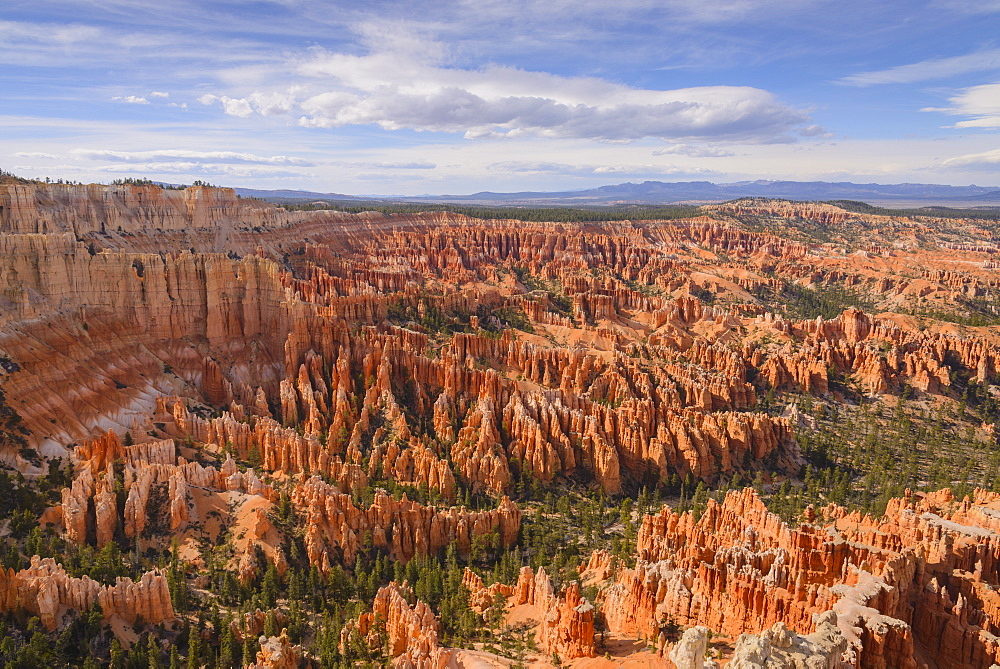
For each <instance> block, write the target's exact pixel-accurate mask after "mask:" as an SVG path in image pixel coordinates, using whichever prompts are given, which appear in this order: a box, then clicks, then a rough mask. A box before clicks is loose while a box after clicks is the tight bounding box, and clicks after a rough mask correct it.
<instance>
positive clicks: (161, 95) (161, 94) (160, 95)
mask: <svg viewBox="0 0 1000 669" xmlns="http://www.w3.org/2000/svg"><path fill="white" fill-rule="evenodd" d="M149 97H151V98H169V97H170V93H166V92H164V91H152V92H151V93H150V94H149Z"/></svg>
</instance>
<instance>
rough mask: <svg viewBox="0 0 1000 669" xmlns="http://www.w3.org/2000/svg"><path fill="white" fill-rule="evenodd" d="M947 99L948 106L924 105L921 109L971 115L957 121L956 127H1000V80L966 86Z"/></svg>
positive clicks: (955, 114)
mask: <svg viewBox="0 0 1000 669" xmlns="http://www.w3.org/2000/svg"><path fill="white" fill-rule="evenodd" d="M948 101H949V102H951V106H950V107H926V108H925V109H923V110H922V111H928V112H944V113H945V114H951V115H953V116H971V117H973V118H971V119H969V120H966V121H958V122H957V123H955V127H956V128H1000V82H998V83H995V84H983V85H982V86H972V87H971V88H966V89H964V90H963V91H962V92H961V93H959V94H958V95H956V96H954V97H951V98H948Z"/></svg>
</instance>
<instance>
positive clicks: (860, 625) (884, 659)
mask: <svg viewBox="0 0 1000 669" xmlns="http://www.w3.org/2000/svg"><path fill="white" fill-rule="evenodd" d="M994 507H1000V496H998V495H997V494H995V493H985V492H981V493H977V495H976V497H975V499H972V500H969V499H966V500H965V501H963V502H961V503H958V502H957V501H956V500H953V499H951V498H950V496H949V495H948V494H947V493H946V492H945V493H942V494H937V495H926V496H925V495H918V494H912V495H911V494H908V495H907V497H906V498H903V499H899V500H894V501H893V502H891V503H890V504H889V507H888V509H887V511H886V514H885V516H884V517H882V518H871V517H861V516H859V515H858V514H845V513H844V512H843V511H842V510H838V509H836V508H831V509H828V510H827V511H826V514H827V517H829V518H831V522H830V524H828V525H826V526H825V527H824V526H819V525H808V524H802V525H800V526H799V527H797V528H793V527H789V526H788V525H786V524H785V523H783V522H782V521H781V520H780V519H779V518H778V517H777V516H775V515H773V514H770V513H768V512H767V510H766V508H765V507H764V505H763V504H762V503H761V502H760V500H759V499H758V498H757V496H756V494H755V493H754V491H753V490H752V489H746V490H744V491H740V492H738V491H733V492H730V493H729V494H728V495H727V496H726V498H725V501H724V502H723V503H721V504H717V503H715V502H714V501H710V502H709V504H708V508H707V509H706V510H705V512H704V514H703V515H702V517H701V518H700V519H699V520H695V518H694V516H693V515H692V514H691V513H690V512H689V513H687V514H683V515H678V514H675V513H672V512H671V511H670V510H669V509H668V508H664V510H663V511H661V512H660V513H658V514H655V515H650V516H646V517H645V519H644V521H643V524H642V528H641V529H640V532H639V538H638V554H639V560H638V562H637V564H636V567H635V568H634V569H622V570H621V571H620V573H619V576H618V577H617V579H616V580H615V581H614V583H613V584H612V585H610V586H609V587H608V588H607V589H606V590H605V591H604V592H603V602H602V604H601V608H602V611H603V614H604V617H605V619H606V621H607V625H608V628H609V629H610V630H611V631H613V632H618V633H622V634H627V635H635V634H638V635H641V636H645V637H646V638H647V639H650V640H656V639H657V638H658V636H659V630H660V626H661V625H662V624H664V623H665V622H666V621H668V620H671V619H672V620H674V621H676V622H677V623H680V624H682V625H705V626H707V627H709V628H711V629H713V630H715V631H717V632H720V633H722V634H727V635H730V636H737V635H740V634H744V633H750V634H754V633H758V632H760V631H761V630H765V629H767V628H771V627H773V626H778V627H774V630H772V631H771V632H768V633H767V634H765V635H764V636H762V637H761V638H760V639H756V640H754V639H750V638H747V639H743V640H742V641H741V642H740V643H739V644H738V646H737V650H738V651H740V652H744V651H745V652H746V654H747V657H758V656H759V657H758V660H759V661H763V660H760V658H766V657H767V653H772V654H773V656H774V657H775V658H784V659H781V660H780V661H781V662H785V661H788V662H792V660H788V659H787V657H790V655H789V654H791V655H794V654H795V653H807V654H808V653H813V654H816V653H819V652H820V651H821V650H822V652H823V653H826V656H830V654H831V653H832V652H833V651H832V650H830V649H840V650H838V651H837V653H834V654H837V655H839V653H840V651H841V650H842V651H843V654H844V657H845V658H846V659H847V660H848V661H849V662H850V664H851V666H857V667H916V666H918V665H917V660H916V659H915V658H916V657H917V656H918V655H919V654H923V655H924V656H927V657H930V658H936V659H935V661H945V660H947V662H948V663H949V665H950V666H956V667H969V668H971V667H979V666H988V665H989V664H991V663H993V662H997V661H998V660H1000V645H998V644H997V643H996V642H995V637H994V636H993V635H994V634H995V633H996V631H995V630H996V628H995V627H994V625H993V622H992V614H991V613H990V612H991V611H992V610H993V603H992V602H993V599H995V598H994V597H993V596H992V594H990V592H991V591H990V590H989V588H990V586H988V585H986V583H989V582H992V581H995V579H996V576H995V574H994V573H993V572H990V571H989V570H990V567H989V565H993V564H994V562H995V561H996V560H997V558H998V557H1000V554H998V553H997V551H1000V539H998V535H996V534H995V533H994V529H993V528H994V527H995V524H996V521H995V519H994V514H995V513H996V512H995V511H994ZM991 579H992V581H991ZM973 601H975V602H977V604H973V603H972V602H973ZM785 626H787V628H788V629H791V630H794V631H795V632H797V633H798V634H800V635H806V639H805V640H803V641H801V642H800V641H798V640H796V637H794V635H791V636H789V635H790V633H789V632H788V631H787V630H786V629H785ZM834 626H836V627H837V628H838V629H839V632H838V633H836V634H835V633H834V632H833V630H834ZM838 635H840V636H842V637H843V640H845V642H846V644H847V645H846V646H844V647H843V648H841V645H842V644H841V639H840V636H838ZM772 637H773V638H772ZM800 646H801V648H800ZM824 648H825V649H826V650H823V649H824ZM768 649H771V650H768ZM774 649H779V650H774ZM780 649H785V650H780ZM788 649H792V650H788ZM918 651H919V652H918ZM737 655H739V654H737ZM747 661H748V662H750V661H751V660H747ZM774 662H775V663H779V660H778V659H775V660H774ZM741 666H742V665H741ZM747 666H754V665H752V664H750V665H747ZM768 666H770V665H768ZM775 666H786V665H781V664H780V663H779V664H776V665H775ZM787 666H799V665H795V664H794V662H792V664H788V665H787ZM819 666H827V665H825V664H823V665H819ZM830 666H835V665H830Z"/></svg>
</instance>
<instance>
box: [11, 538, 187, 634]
mask: <svg viewBox="0 0 1000 669" xmlns="http://www.w3.org/2000/svg"><path fill="white" fill-rule="evenodd" d="M95 604H97V605H100V607H101V611H102V613H103V614H104V617H105V618H107V619H110V618H113V617H117V618H120V619H122V620H124V621H126V622H128V623H130V624H131V623H134V622H135V621H136V619H138V618H141V619H142V620H144V621H146V622H147V623H150V624H154V625H155V624H157V623H162V622H166V621H169V620H173V619H174V609H173V606H172V604H171V602H170V592H169V590H168V588H167V579H166V576H165V575H164V574H163V573H161V572H159V571H151V572H147V573H145V574H143V575H142V578H141V579H140V580H139V581H138V582H133V581H132V579H130V578H124V579H123V578H119V579H118V580H117V582H116V583H115V584H114V585H110V586H109V585H101V584H100V583H98V582H96V581H93V580H91V579H90V578H88V577H86V576H84V577H83V578H72V577H71V576H69V575H68V574H67V573H66V572H65V571H64V570H63V568H62V567H61V566H60V565H58V564H57V563H56V562H55V560H53V559H52V558H45V559H40V558H39V557H38V556H37V555H36V556H35V557H33V558H32V560H31V565H30V566H29V567H28V568H27V569H22V570H20V571H14V570H13V569H9V568H7V569H0V608H2V609H3V610H4V611H16V610H18V609H26V610H28V611H30V612H31V613H32V614H34V615H37V616H38V617H39V618H40V619H41V621H42V624H43V625H45V627H46V628H47V629H50V630H53V629H55V628H56V627H57V626H58V625H59V623H60V622H61V620H62V617H63V615H64V614H65V613H66V612H67V611H70V610H72V611H76V612H85V611H88V610H89V609H90V608H91V607H93V606H94V605H95Z"/></svg>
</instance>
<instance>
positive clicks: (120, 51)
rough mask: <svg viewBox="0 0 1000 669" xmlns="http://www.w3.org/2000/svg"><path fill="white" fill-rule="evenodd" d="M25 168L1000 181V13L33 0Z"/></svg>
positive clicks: (10, 75)
mask: <svg viewBox="0 0 1000 669" xmlns="http://www.w3.org/2000/svg"><path fill="white" fill-rule="evenodd" d="M0 167H3V168H4V169H7V170H9V171H13V172H15V173H17V174H21V175H24V176H29V177H45V176H49V177H52V178H64V179H71V180H78V181H85V182H91V181H96V182H108V181H111V180H113V179H115V178H119V177H123V176H142V177H149V178H153V179H159V180H165V181H171V182H183V183H190V182H191V181H193V180H195V179H202V180H206V181H210V182H212V183H218V184H224V185H233V186H247V187H254V188H299V189H309V190H320V191H324V192H339V193H351V194H363V193H364V194H400V195H404V194H406V195H413V194H421V193H468V192H474V191H479V190H496V191H511V190H556V189H577V188H588V187H591V186H596V185H603V184H608V183H620V182H623V181H642V180H647V179H656V180H662V181H690V180H707V181H715V182H730V181H739V180H744V179H794V180H827V181H848V180H849V181H860V182H870V181H874V182H880V183H897V182H926V183H947V184H956V185H962V184H971V183H975V184H979V185H998V186H1000V0H979V1H976V0H932V1H924V2H917V1H913V2H899V1H891V0H889V1H886V2H872V1H871V0H864V1H855V0H773V1H768V2H763V1H757V0H720V1H719V2H709V1H707V0H706V1H701V2H699V1H698V0H678V1H673V0H618V1H617V2H607V0H600V1H595V0H573V1H569V0H549V1H548V2H527V1H517V0H513V1H506V2H501V1H499V0H477V1H473V0H458V1H455V2H423V1H421V0H410V1H400V2H394V1H375V2H352V3H348V2H310V1H308V0H279V1H276V2H197V1H188V0H158V1H157V2H150V1H149V0H142V1H141V2H139V1H136V0H101V1H100V2H97V1H88V0H73V1H72V2H55V1H49V0H31V1H22V0H7V1H6V2H5V3H4V4H3V6H2V8H0Z"/></svg>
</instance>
